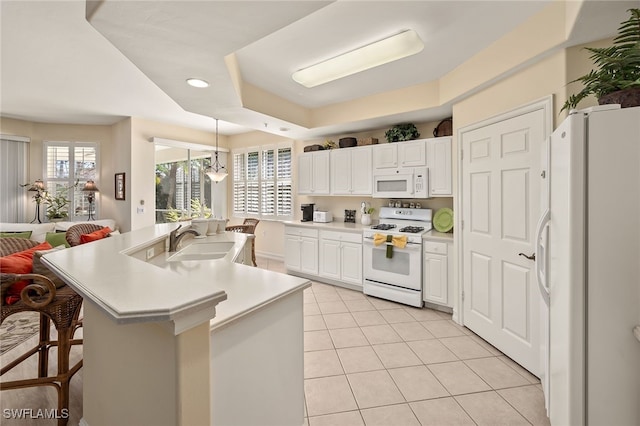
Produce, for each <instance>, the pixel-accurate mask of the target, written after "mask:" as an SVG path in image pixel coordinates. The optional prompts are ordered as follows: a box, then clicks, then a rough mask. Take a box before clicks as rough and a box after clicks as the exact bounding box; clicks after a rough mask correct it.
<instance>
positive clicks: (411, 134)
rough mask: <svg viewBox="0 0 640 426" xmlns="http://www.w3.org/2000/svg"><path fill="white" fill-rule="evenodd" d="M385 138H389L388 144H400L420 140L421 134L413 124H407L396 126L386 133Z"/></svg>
mask: <svg viewBox="0 0 640 426" xmlns="http://www.w3.org/2000/svg"><path fill="white" fill-rule="evenodd" d="M384 136H385V137H386V138H387V142H400V141H410V140H413V139H418V138H419V137H420V133H418V129H417V128H416V126H415V125H414V124H413V123H405V124H396V125H395V126H393V127H392V128H390V129H389V130H387V131H386V132H384Z"/></svg>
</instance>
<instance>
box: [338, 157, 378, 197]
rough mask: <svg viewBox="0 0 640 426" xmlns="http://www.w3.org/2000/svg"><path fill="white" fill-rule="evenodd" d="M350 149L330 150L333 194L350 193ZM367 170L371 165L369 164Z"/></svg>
mask: <svg viewBox="0 0 640 426" xmlns="http://www.w3.org/2000/svg"><path fill="white" fill-rule="evenodd" d="M352 151H353V150H351V149H333V150H331V164H330V166H331V167H330V168H331V193H332V194H334V195H349V194H351V169H352V166H351V158H352V155H351V153H352ZM369 171H371V166H370V165H369Z"/></svg>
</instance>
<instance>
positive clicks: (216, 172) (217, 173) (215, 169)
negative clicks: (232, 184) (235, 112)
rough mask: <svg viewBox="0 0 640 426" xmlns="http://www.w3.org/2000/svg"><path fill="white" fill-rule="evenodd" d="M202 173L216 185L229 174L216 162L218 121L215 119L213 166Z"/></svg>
mask: <svg viewBox="0 0 640 426" xmlns="http://www.w3.org/2000/svg"><path fill="white" fill-rule="evenodd" d="M204 173H205V174H206V175H207V176H209V179H211V180H212V181H213V182H215V183H218V182H222V181H223V180H224V178H226V177H227V175H228V174H229V173H227V169H226V167H224V166H223V165H222V164H220V161H218V119H217V118H216V157H215V160H214V162H213V164H212V165H211V166H210V167H207V168H206V169H205V171H204Z"/></svg>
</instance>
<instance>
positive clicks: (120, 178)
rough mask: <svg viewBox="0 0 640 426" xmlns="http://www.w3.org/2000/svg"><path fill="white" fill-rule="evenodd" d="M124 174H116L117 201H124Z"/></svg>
mask: <svg viewBox="0 0 640 426" xmlns="http://www.w3.org/2000/svg"><path fill="white" fill-rule="evenodd" d="M124 188H125V186H124V173H116V200H124Z"/></svg>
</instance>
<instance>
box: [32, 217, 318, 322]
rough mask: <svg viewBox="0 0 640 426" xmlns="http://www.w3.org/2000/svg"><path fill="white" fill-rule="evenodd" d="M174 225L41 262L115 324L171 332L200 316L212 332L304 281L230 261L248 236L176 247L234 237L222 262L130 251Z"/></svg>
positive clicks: (300, 286)
mask: <svg viewBox="0 0 640 426" xmlns="http://www.w3.org/2000/svg"><path fill="white" fill-rule="evenodd" d="M176 226H177V225H176V224H161V225H155V226H151V227H147V228H143V229H139V230H136V231H132V232H128V233H124V234H121V235H114V236H112V237H109V238H105V239H103V240H100V241H95V242H92V243H89V244H84V245H81V246H78V247H72V248H69V249H65V250H60V251H57V252H54V253H49V254H47V255H45V256H44V257H43V261H44V263H45V264H47V266H49V267H50V268H51V269H52V270H53V271H54V272H55V273H56V274H57V275H59V276H60V277H61V278H62V279H63V280H64V281H65V282H66V283H67V284H68V285H70V286H71V287H72V288H73V289H74V290H76V291H77V292H78V293H79V294H80V295H82V297H83V298H85V299H87V300H89V301H91V302H92V303H95V304H96V305H97V306H98V307H99V308H100V309H102V310H103V312H105V313H106V314H107V315H108V316H110V317H111V318H112V319H113V320H115V321H116V322H118V323H132V322H154V321H157V322H166V321H173V322H174V323H176V326H175V329H174V330H173V331H174V332H175V333H176V334H178V333H179V332H181V331H182V330H184V329H186V328H189V327H191V326H194V325H197V324H198V323H202V322H204V321H206V320H211V321H210V323H211V327H212V329H213V328H217V327H221V326H223V325H225V324H229V323H230V322H232V321H234V320H236V319H238V318H240V317H242V316H243V315H246V314H248V313H250V312H253V311H255V310H256V309H259V308H261V307H263V306H266V305H267V304H269V303H270V302H271V301H274V300H277V299H279V298H281V297H284V296H286V295H288V294H290V293H292V292H295V291H298V290H301V289H303V288H306V287H308V286H309V285H310V282H309V281H308V280H306V279H302V278H297V277H293V276H289V275H285V274H280V273H277V272H272V271H266V270H262V269H258V268H255V267H252V266H247V265H242V264H237V263H233V262H232V261H231V260H230V258H232V257H235V255H236V254H237V252H238V251H239V250H241V249H242V248H243V247H244V244H245V242H246V241H247V236H246V235H244V234H241V233H234V232H227V233H223V234H217V235H214V236H209V237H207V238H206V239H198V240H196V239H190V240H187V238H190V237H185V239H184V240H183V244H182V245H183V246H186V245H187V244H188V243H190V242H197V241H233V242H235V243H236V244H235V245H234V247H233V248H232V249H231V253H230V254H229V255H228V256H225V258H222V259H215V260H214V259H212V260H197V261H196V260H189V261H181V262H167V261H166V259H167V257H169V256H170V255H172V254H173V253H166V252H164V253H160V254H159V255H157V256H155V257H154V258H152V259H150V260H149V261H144V260H140V259H137V258H135V257H133V256H131V255H130V254H133V253H135V252H139V251H140V250H144V249H145V248H146V247H149V246H151V245H153V244H162V243H163V242H164V241H166V239H167V238H168V235H169V232H171V230H173V229H174V228H176ZM225 299H226V300H225ZM214 314H215V318H213V317H214ZM212 318H213V319H212ZM178 323H180V324H179V325H178ZM185 327H186V328H185Z"/></svg>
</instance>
